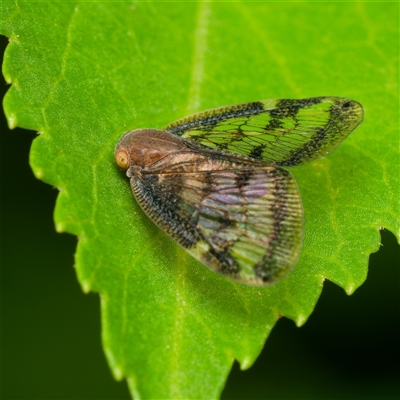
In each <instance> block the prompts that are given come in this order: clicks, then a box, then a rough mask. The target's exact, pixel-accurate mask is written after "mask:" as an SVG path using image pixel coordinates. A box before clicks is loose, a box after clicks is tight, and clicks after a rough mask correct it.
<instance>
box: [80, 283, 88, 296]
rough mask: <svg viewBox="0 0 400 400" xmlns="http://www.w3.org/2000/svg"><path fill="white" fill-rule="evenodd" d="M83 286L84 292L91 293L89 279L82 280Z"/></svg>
mask: <svg viewBox="0 0 400 400" xmlns="http://www.w3.org/2000/svg"><path fill="white" fill-rule="evenodd" d="M81 286H82V290H83V293H86V294H87V293H89V292H90V283H89V281H82V282H81Z"/></svg>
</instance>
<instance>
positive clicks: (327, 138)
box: [164, 97, 363, 166]
mask: <svg viewBox="0 0 400 400" xmlns="http://www.w3.org/2000/svg"><path fill="white" fill-rule="evenodd" d="M362 119H363V108H362V106H361V104H360V103H358V102H356V101H353V100H349V99H345V98H340V97H315V98H309V99H302V100H291V99H275V100H264V101H256V102H251V103H243V104H237V105H233V106H228V107H220V108H215V109H212V110H208V111H204V112H201V113H198V114H194V115H192V116H189V117H186V118H183V119H180V120H178V121H175V122H173V123H171V124H169V125H168V126H166V127H165V128H164V129H165V130H167V131H169V132H171V133H172V134H173V135H176V136H180V137H182V138H184V139H186V140H188V141H190V142H192V143H193V144H194V145H195V146H196V145H198V146H207V147H211V148H214V149H219V150H222V151H225V152H229V153H234V154H238V155H241V156H244V157H249V158H253V159H256V160H262V161H266V162H268V163H271V164H273V165H280V166H294V165H300V164H304V163H306V162H309V161H312V160H314V159H317V158H319V157H323V156H325V155H326V154H327V153H329V152H330V151H331V150H332V149H334V148H335V147H336V146H337V145H339V144H340V143H341V142H342V141H343V140H344V139H345V138H346V137H347V136H348V135H349V133H351V132H352V131H353V130H354V129H355V128H356V127H357V126H358V125H359V124H360V123H361V121H362Z"/></svg>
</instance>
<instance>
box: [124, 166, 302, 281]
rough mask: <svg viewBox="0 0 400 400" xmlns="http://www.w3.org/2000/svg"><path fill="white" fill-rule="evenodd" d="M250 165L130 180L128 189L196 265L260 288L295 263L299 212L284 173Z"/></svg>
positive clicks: (299, 238) (296, 195)
mask: <svg viewBox="0 0 400 400" xmlns="http://www.w3.org/2000/svg"><path fill="white" fill-rule="evenodd" d="M227 167H230V168H233V167H232V166H228V165H227ZM251 168H252V167H251V166H249V164H243V165H241V164H238V163H235V167H234V169H230V170H229V169H228V168H227V169H226V170H219V171H208V172H195V173H188V174H170V173H169V174H152V175H150V174H149V175H142V176H140V177H135V176H133V177H132V178H131V186H132V190H133V192H134V194H135V197H136V199H137V200H138V202H139V204H140V205H141V207H142V208H143V210H144V211H145V212H146V213H147V214H148V216H149V217H150V218H151V219H152V220H153V221H154V222H155V223H156V224H157V225H159V227H160V228H162V229H163V230H164V231H165V232H166V233H167V234H169V235H170V236H171V237H172V238H173V239H174V240H176V241H177V242H178V243H179V244H180V245H181V246H182V247H184V248H185V249H186V250H187V251H188V252H189V253H190V254H191V255H192V256H193V257H195V258H196V259H197V260H199V261H200V262H202V263H204V264H205V265H207V266H208V267H210V268H211V269H213V270H215V271H217V272H219V273H221V274H223V275H226V276H228V277H230V278H232V279H235V280H238V281H240V282H242V283H247V284H250V285H267V284H272V283H275V282H276V281H277V280H279V279H280V278H281V277H282V276H283V275H285V274H286V273H287V272H288V271H289V270H290V269H291V268H292V267H293V266H294V265H295V263H296V261H297V258H298V256H299V252H300V247H301V241H302V224H303V212H302V206H301V200H300V195H299V192H298V189H297V185H296V183H295V181H294V179H293V177H292V176H291V174H290V173H289V172H288V171H286V170H283V169H281V168H275V167H268V166H265V167H261V168H258V169H255V170H254V169H251Z"/></svg>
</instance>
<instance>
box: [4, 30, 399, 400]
mask: <svg viewBox="0 0 400 400" xmlns="http://www.w3.org/2000/svg"><path fill="white" fill-rule="evenodd" d="M6 45H7V39H6V38H5V37H1V54H3V52H4V49H5V47H6ZM2 90H3V93H2V94H3V95H2V97H3V96H4V93H5V92H6V90H7V87H6V85H5V82H4V80H2ZM1 123H2V136H1V139H2V160H1V161H2V170H1V173H2V190H1V193H2V240H3V246H2V250H3V255H2V260H3V262H2V270H3V272H2V283H3V285H2V289H3V290H2V311H3V312H2V317H3V319H2V322H3V324H2V327H3V328H2V339H3V343H2V344H3V346H2V350H3V358H2V361H3V363H2V364H3V371H2V372H3V373H2V398H4V399H67V398H68V399H129V398H130V397H129V393H128V389H127V386H126V383H125V382H122V383H118V382H115V381H114V380H113V378H112V376H111V373H110V371H109V369H108V366H107V363H106V360H105V357H104V354H103V351H102V348H101V338H100V310H99V297H98V295H97V294H93V293H91V294H88V295H85V294H83V293H82V291H81V289H80V287H79V285H78V282H77V280H76V277H75V272H74V269H73V264H74V259H73V254H74V251H75V246H76V243H77V240H76V238H75V237H73V236H71V235H68V234H61V235H60V234H57V233H56V232H55V229H54V223H53V219H52V213H53V208H54V203H55V200H56V197H57V193H58V191H57V190H56V189H53V188H51V187H50V186H49V185H46V184H44V183H42V182H40V181H38V180H36V179H35V178H34V176H33V174H32V172H31V170H30V167H29V164H28V157H29V148H30V145H31V142H32V140H33V139H34V137H35V133H34V132H32V131H25V130H23V129H15V130H13V131H9V130H8V128H7V124H6V121H5V117H4V114H3V113H2V122H1ZM382 195H383V196H384V193H383V194H382ZM382 244H383V246H382V247H381V250H380V251H379V252H378V253H376V254H373V255H371V258H370V272H369V275H368V279H367V282H366V283H365V284H364V285H363V286H362V287H361V288H359V289H358V290H357V291H356V292H355V293H354V295H352V296H350V297H349V296H347V295H346V294H345V292H344V291H343V290H342V289H340V288H339V287H337V286H335V285H333V284H332V283H330V282H326V283H325V287H324V290H323V293H322V296H321V299H320V300H319V302H318V304H317V307H316V310H315V312H314V313H313V314H312V315H311V317H310V319H309V320H308V321H307V323H306V324H305V326H303V327H302V328H300V329H299V328H296V327H295V325H294V323H293V322H292V321H290V320H287V319H285V318H283V319H282V320H281V321H279V323H278V324H277V326H276V327H275V328H274V329H273V331H272V334H271V336H270V338H269V339H268V341H267V344H266V346H265V348H264V350H263V352H262V354H261V355H260V357H259V359H258V360H257V362H256V363H255V365H254V366H253V367H252V368H251V369H250V370H248V371H244V372H243V371H240V370H239V368H238V365H237V364H235V365H234V367H233V370H232V373H231V375H230V376H229V379H228V383H227V386H226V388H225V390H224V392H223V394H222V398H224V399H270V398H271V399H272V398H273V399H338V398H340V399H397V398H399V395H400V393H399V369H400V368H399V366H400V365H399V364H400V361H399V356H398V354H399V350H400V349H399V337H400V335H399V333H400V301H399V282H400V279H399V265H400V257H399V253H400V252H399V246H398V244H397V243H396V240H395V238H394V236H393V235H392V234H391V233H390V232H387V231H384V232H382Z"/></svg>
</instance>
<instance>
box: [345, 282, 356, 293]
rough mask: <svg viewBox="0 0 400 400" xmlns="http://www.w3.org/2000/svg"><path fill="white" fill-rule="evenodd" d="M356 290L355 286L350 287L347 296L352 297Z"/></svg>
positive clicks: (347, 289)
mask: <svg viewBox="0 0 400 400" xmlns="http://www.w3.org/2000/svg"><path fill="white" fill-rule="evenodd" d="M355 290H356V287H355V285H353V284H350V285H349V286H348V287H347V288H346V289H345V291H346V294H347V295H348V296H350V295H352V294H353V293H354V291H355Z"/></svg>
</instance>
